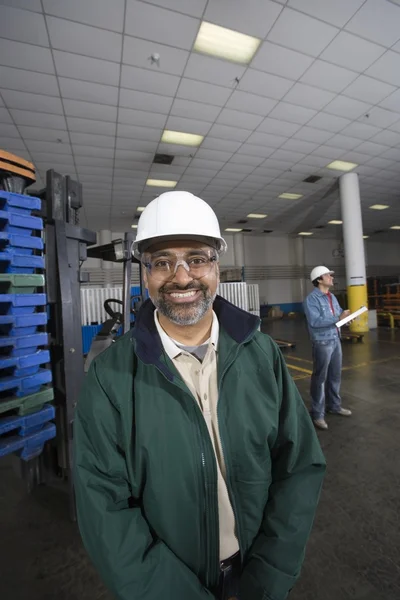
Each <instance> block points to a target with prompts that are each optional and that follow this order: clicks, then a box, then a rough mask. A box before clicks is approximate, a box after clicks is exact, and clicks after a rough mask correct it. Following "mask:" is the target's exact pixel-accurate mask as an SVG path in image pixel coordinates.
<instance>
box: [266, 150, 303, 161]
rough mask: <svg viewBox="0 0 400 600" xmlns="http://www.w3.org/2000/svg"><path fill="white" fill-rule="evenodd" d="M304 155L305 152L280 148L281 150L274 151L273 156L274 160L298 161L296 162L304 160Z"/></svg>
mask: <svg viewBox="0 0 400 600" xmlns="http://www.w3.org/2000/svg"><path fill="white" fill-rule="evenodd" d="M304 156H305V154H304V153H303V154H302V153H300V152H293V151H290V150H282V149H281V148H280V149H279V150H277V151H276V152H274V154H273V155H272V156H271V158H272V159H274V160H279V161H286V162H293V163H296V162H299V161H300V160H302V159H303V158H304Z"/></svg>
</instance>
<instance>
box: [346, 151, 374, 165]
mask: <svg viewBox="0 0 400 600" xmlns="http://www.w3.org/2000/svg"><path fill="white" fill-rule="evenodd" d="M340 160H348V161H350V162H355V163H356V164H358V165H363V164H365V163H367V162H369V161H370V160H371V155H370V154H364V153H362V152H358V151H356V150H350V152H347V153H345V154H343V155H342V156H340Z"/></svg>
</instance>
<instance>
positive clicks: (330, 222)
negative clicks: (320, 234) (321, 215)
mask: <svg viewBox="0 0 400 600" xmlns="http://www.w3.org/2000/svg"><path fill="white" fill-rule="evenodd" d="M328 223H329V225H341V224H342V223H343V221H335V220H333V221H329V222H328Z"/></svg>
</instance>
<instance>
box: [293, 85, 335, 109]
mask: <svg viewBox="0 0 400 600" xmlns="http://www.w3.org/2000/svg"><path fill="white" fill-rule="evenodd" d="M334 97H335V94H334V93H332V92H327V91H325V90H320V89H318V88H315V87H311V86H309V85H305V84H304V83H296V84H295V85H294V86H293V87H292V89H291V90H289V92H288V93H287V94H286V96H285V102H290V103H291V104H297V105H298V106H305V107H306V108H315V109H317V110H320V109H321V108H323V107H324V106H326V105H327V104H328V102H330V101H331V100H333V98H334Z"/></svg>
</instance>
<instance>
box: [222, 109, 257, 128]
mask: <svg viewBox="0 0 400 600" xmlns="http://www.w3.org/2000/svg"><path fill="white" fill-rule="evenodd" d="M262 120H263V117H260V116H256V115H251V114H248V113H245V112H242V111H238V110H231V109H230V108H224V109H223V110H222V111H221V114H220V115H219V117H218V119H217V121H216V122H217V123H221V124H222V125H232V126H234V127H241V128H242V129H250V130H251V131H253V130H254V129H256V128H257V127H258V125H259V124H260V123H261V121H262Z"/></svg>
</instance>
